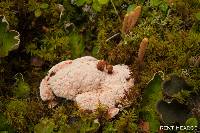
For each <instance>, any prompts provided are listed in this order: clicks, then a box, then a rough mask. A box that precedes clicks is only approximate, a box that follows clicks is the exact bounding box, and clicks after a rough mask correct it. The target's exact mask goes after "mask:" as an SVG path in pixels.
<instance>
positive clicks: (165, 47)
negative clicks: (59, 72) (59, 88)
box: [0, 0, 200, 133]
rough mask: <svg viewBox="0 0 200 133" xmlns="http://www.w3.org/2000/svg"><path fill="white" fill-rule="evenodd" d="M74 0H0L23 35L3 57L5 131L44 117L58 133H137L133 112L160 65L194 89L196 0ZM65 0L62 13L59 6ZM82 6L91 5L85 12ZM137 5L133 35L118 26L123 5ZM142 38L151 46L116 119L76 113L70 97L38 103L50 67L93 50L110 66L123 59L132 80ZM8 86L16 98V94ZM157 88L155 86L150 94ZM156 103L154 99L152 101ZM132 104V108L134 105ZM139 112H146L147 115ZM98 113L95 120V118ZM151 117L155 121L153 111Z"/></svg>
mask: <svg viewBox="0 0 200 133" xmlns="http://www.w3.org/2000/svg"><path fill="white" fill-rule="evenodd" d="M71 2H72V1H70V0H52V1H48V0H27V1H25V0H20V1H17V2H16V1H14V0H5V1H1V2H0V14H1V15H5V16H6V19H7V20H8V22H9V24H10V29H15V30H17V31H19V32H20V35H21V37H20V40H21V43H20V46H19V49H17V50H13V51H11V52H10V53H9V54H8V56H7V57H4V58H0V96H1V97H0V101H1V102H0V103H1V105H0V108H1V110H0V113H1V115H0V116H1V118H2V119H6V120H5V123H3V124H4V127H5V128H4V130H8V128H14V130H13V131H16V132H34V130H37V128H41V127H44V126H46V125H47V124H48V123H49V124H50V128H49V130H50V129H51V131H52V129H53V132H60V133H62V132H66V131H72V132H77V131H83V132H86V131H88V132H117V131H120V132H134V131H136V130H138V129H137V126H136V125H138V122H139V118H138V117H135V116H137V112H138V111H139V109H140V108H139V107H140V103H142V102H144V101H141V100H142V98H141V97H144V96H145V95H143V93H144V92H145V91H144V90H145V89H147V83H148V82H149V81H150V79H151V78H152V77H153V75H154V74H155V73H156V72H158V71H163V72H164V73H165V78H167V77H169V76H170V75H171V74H172V73H173V74H177V75H178V76H180V77H183V78H184V79H185V81H186V82H187V83H188V84H189V85H191V86H192V90H191V94H193V93H196V92H198V91H199V89H200V86H199V85H200V80H199V79H200V75H199V73H200V69H199V66H198V65H197V66H195V65H194V64H195V63H196V61H197V60H196V58H197V57H199V53H200V47H199V44H200V34H199V31H200V30H199V29H200V28H199V27H200V26H199V19H198V13H199V5H200V4H199V1H198V0H189V1H188V0H173V1H168V0H166V1H162V2H160V0H135V1H130V0H118V1H114V0H112V2H111V1H109V2H108V3H106V4H102V5H100V6H99V5H98V4H99V3H98V0H97V1H93V2H92V1H89V0H84V3H83V4H82V5H79V6H77V3H73V4H71ZM93 3H96V5H95V4H93ZM172 3H173V4H172ZM58 4H60V6H59V5H58ZM62 5H63V8H64V11H63V10H62V9H63V8H60V7H62ZM86 5H87V6H88V7H91V9H90V10H88V11H83V9H82V8H83V7H86ZM138 5H139V6H141V7H142V14H141V16H140V17H139V19H138V22H137V23H136V26H135V27H134V28H133V29H132V30H131V32H130V34H129V35H123V34H122V33H121V29H122V20H123V18H124V15H125V14H126V13H127V10H128V8H129V9H130V8H132V7H134V6H138ZM94 8H96V9H97V10H96V11H95V10H94ZM61 13H62V14H61ZM145 37H147V38H148V39H149V44H148V46H147V49H146V53H145V58H144V64H143V67H142V69H141V70H142V71H141V72H139V76H140V82H139V83H137V84H136V85H135V87H134V88H132V89H133V90H134V89H137V94H135V93H134V94H132V93H131V94H127V97H129V100H130V101H132V102H131V103H132V104H131V106H130V107H129V108H125V109H124V111H123V113H120V114H119V115H117V116H116V117H115V118H114V119H111V120H108V119H107V118H106V115H105V114H106V113H105V112H104V111H102V110H101V109H100V110H99V112H98V113H97V114H90V113H88V114H87V113H85V112H81V111H78V108H77V107H76V106H75V105H74V103H73V102H69V101H67V100H63V99H62V100H61V101H60V103H59V105H58V106H57V107H56V108H55V109H48V108H47V104H46V103H44V102H42V101H41V99H40V96H39V84H40V81H41V79H42V78H43V77H44V76H45V74H46V73H47V70H48V69H49V68H51V67H52V66H53V65H55V64H56V63H58V62H60V61H62V60H66V59H73V58H76V57H79V56H82V55H94V56H95V57H98V58H99V59H104V60H107V61H108V62H109V63H111V64H118V63H125V64H128V65H129V66H130V68H131V70H132V77H135V78H137V76H138V69H137V68H138V64H137V61H136V58H137V55H138V54H137V52H138V49H139V44H140V42H141V41H142V39H143V38H145ZM77 42H78V43H77ZM80 44H81V45H80ZM32 57H40V58H41V60H42V61H43V62H44V63H43V64H42V65H41V66H40V69H35V68H34V67H33V66H31V58H32ZM193 59H194V60H193ZM191 60H192V62H191ZM17 73H22V74H23V78H24V80H20V82H16V80H15V75H16V74H17ZM17 88H18V89H19V88H22V90H29V89H30V91H28V92H30V93H27V94H28V95H26V93H24V91H23V93H21V91H20V93H17V91H16V90H17ZM13 92H14V94H15V95H20V97H15V95H13ZM134 92H135V91H134ZM159 92H160V91H159ZM159 92H157V93H156V92H155V93H156V94H155V95H158V94H160V93H159ZM187 94H188V93H185V92H183V93H181V94H178V95H177V96H176V99H178V100H179V101H181V103H183V104H185V105H186V106H188V104H189V103H188V102H187V99H188V98H189V99H192V97H190V95H189V96H188V95H187ZM21 95H23V96H22V97H21ZM25 95H26V96H25ZM135 99H136V100H135ZM144 99H145V98H144ZM138 101H139V102H138ZM191 101H192V100H191ZM124 102H127V101H124ZM153 103H154V100H152V99H151V100H150V101H149V105H152V104H153ZM190 104H191V103H190ZM194 104H195V107H197V108H194V110H195V111H196V112H195V116H199V112H198V110H199V109H198V106H197V105H198V102H196V103H195V102H194ZM132 108H134V109H135V110H134V111H132ZM127 110H129V111H127ZM130 110H131V111H130ZM2 113H3V114H2ZM144 114H145V115H146V116H147V118H151V116H149V113H147V112H146V113H144ZM97 118H98V119H99V124H100V125H98V124H96V123H94V120H95V119H97ZM154 118H155V120H156V121H158V119H157V117H154ZM197 119H198V120H199V118H197ZM36 125H37V126H36ZM75 128H76V130H73V129H75Z"/></svg>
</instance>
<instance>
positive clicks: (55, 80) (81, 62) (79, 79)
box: [40, 56, 134, 117]
mask: <svg viewBox="0 0 200 133" xmlns="http://www.w3.org/2000/svg"><path fill="white" fill-rule="evenodd" d="M100 62H101V63H102V62H103V61H100ZM97 64H99V60H97V59H96V58H93V57H91V56H85V57H82V58H77V59H75V60H67V61H63V62H61V63H59V64H57V65H55V66H54V67H52V68H51V69H50V70H49V73H48V75H47V76H46V77H45V78H44V79H43V80H42V82H41V84H40V96H41V98H42V100H44V101H48V102H49V106H50V107H53V106H55V103H56V97H55V96H57V97H62V98H66V99H69V100H73V101H75V102H76V103H77V105H78V106H79V107H80V109H83V110H91V111H95V110H96V109H97V108H98V107H99V105H105V106H106V107H107V108H108V114H109V116H110V117H113V116H114V115H116V114H117V113H118V111H119V109H118V108H117V107H115V105H116V104H117V103H120V100H121V98H123V97H124V96H125V92H127V91H129V88H131V87H133V86H134V82H133V79H132V78H130V70H129V68H128V66H126V65H115V66H112V65H109V66H108V67H107V69H108V72H107V71H99V68H97ZM52 73H54V74H53V75H52ZM127 78H129V79H130V80H126V79H127Z"/></svg>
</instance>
